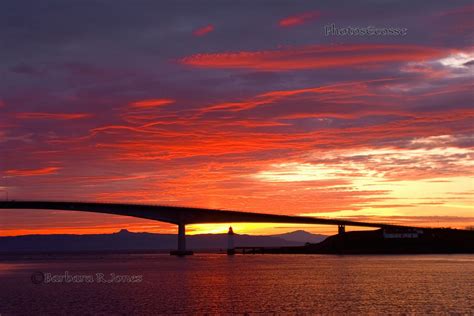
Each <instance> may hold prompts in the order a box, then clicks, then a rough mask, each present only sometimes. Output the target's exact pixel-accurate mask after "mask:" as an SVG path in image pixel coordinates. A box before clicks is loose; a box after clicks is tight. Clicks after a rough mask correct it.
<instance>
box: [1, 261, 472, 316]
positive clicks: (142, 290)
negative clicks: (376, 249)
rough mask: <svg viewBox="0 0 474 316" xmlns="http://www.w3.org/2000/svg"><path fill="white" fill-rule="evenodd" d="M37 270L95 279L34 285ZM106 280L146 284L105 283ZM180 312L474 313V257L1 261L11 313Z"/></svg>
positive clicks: (4, 306) (4, 309)
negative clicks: (101, 278)
mask: <svg viewBox="0 0 474 316" xmlns="http://www.w3.org/2000/svg"><path fill="white" fill-rule="evenodd" d="M35 271H41V272H43V273H49V274H50V275H51V276H54V275H63V276H64V275H65V273H66V271H67V272H68V273H69V275H70V276H77V275H82V276H89V277H90V278H93V279H92V282H90V283H87V282H83V283H72V282H64V281H62V282H56V283H51V282H50V283H44V282H43V283H41V284H34V283H33V282H32V281H31V275H32V273H33V272H35ZM97 273H102V274H103V275H104V279H105V280H113V277H112V275H111V273H114V274H115V275H120V276H124V275H128V276H137V275H141V276H142V280H141V282H139V281H137V279H136V278H135V281H136V282H135V283H118V281H117V280H114V281H113V282H111V283H102V282H98V280H97V275H96V274H97ZM122 280H125V279H122ZM129 281H130V279H129ZM123 282H127V281H123ZM176 313H181V314H203V313H210V314H214V313H224V314H225V313H251V314H252V313H268V314H287V313H290V314H291V313H299V314H339V313H346V314H367V313H371V314H387V313H391V314H400V313H410V314H412V313H414V314H433V313H443V314H445V313H461V314H474V255H423V256H326V255H237V256H235V257H228V256H225V255H210V254H198V255H194V256H191V257H187V258H176V257H171V256H169V255H156V254H153V255H106V256H98V255H81V256H78V255H75V256H71V255H69V256H62V257H54V258H42V259H41V258H40V259H38V258H36V259H34V260H31V259H29V260H10V261H6V260H4V261H1V262H0V314H1V315H2V316H3V315H10V314H12V315H17V314H29V315H31V314H36V315H38V314H48V315H52V314H69V315H75V314H81V315H84V314H93V315H101V314H176Z"/></svg>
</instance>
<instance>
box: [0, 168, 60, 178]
mask: <svg viewBox="0 0 474 316" xmlns="http://www.w3.org/2000/svg"><path fill="white" fill-rule="evenodd" d="M60 169H61V168H59V167H45V168H39V169H10V170H6V171H5V173H6V174H7V175H8V176H15V177H31V176H44V175H50V174H56V173H57V172H58V171H59V170H60Z"/></svg>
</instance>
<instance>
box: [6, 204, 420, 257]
mask: <svg viewBox="0 0 474 316" xmlns="http://www.w3.org/2000/svg"><path fill="white" fill-rule="evenodd" d="M0 209H25V210H35V209H36V210H63V211H82V212H93V213H103V214H113V215H123V216H132V217H138V218H144V219H150V220H155V221H160V222H166V223H171V224H176V225H178V250H177V251H173V252H172V254H176V255H186V254H192V252H191V251H187V250H186V225H188V224H210V223H237V222H240V223H242V222H246V223H286V224H317V225H337V226H338V228H339V234H343V233H344V232H345V227H346V226H359V227H374V228H411V227H407V226H400V225H391V224H384V223H372V222H355V221H348V220H339V219H328V218H317V217H307V216H289V215H277V214H265V213H252V212H241V211H228V210H215V209H206V208H192V207H180V206H166V205H145V204H124V203H98V202H53V201H0Z"/></svg>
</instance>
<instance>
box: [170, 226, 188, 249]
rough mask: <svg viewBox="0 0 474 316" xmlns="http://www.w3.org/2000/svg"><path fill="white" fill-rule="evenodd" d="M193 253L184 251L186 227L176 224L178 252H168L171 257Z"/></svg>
mask: <svg viewBox="0 0 474 316" xmlns="http://www.w3.org/2000/svg"><path fill="white" fill-rule="evenodd" d="M192 254H193V252H192V251H190V250H186V225H185V224H183V223H179V224H178V250H173V251H171V252H170V255H172V256H189V255H192Z"/></svg>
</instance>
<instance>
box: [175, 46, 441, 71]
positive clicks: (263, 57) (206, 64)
mask: <svg viewBox="0 0 474 316" xmlns="http://www.w3.org/2000/svg"><path fill="white" fill-rule="evenodd" d="M446 54H448V52H447V50H446V49H439V48H433V47H426V46H415V45H389V44H357V45H353V44H344V45H334V46H328V45H312V46H303V47H292V48H286V49H282V50H267V51H243V52H229V53H210V54H196V55H191V56H188V57H184V58H182V59H181V61H180V62H181V63H182V64H184V65H189V66H193V67H203V68H237V69H240V68H243V69H256V70H273V71H284V70H298V69H315V68H332V67H348V66H356V65H367V64H377V63H390V62H414V61H423V60H429V59H434V58H439V57H441V56H445V55H446Z"/></svg>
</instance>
